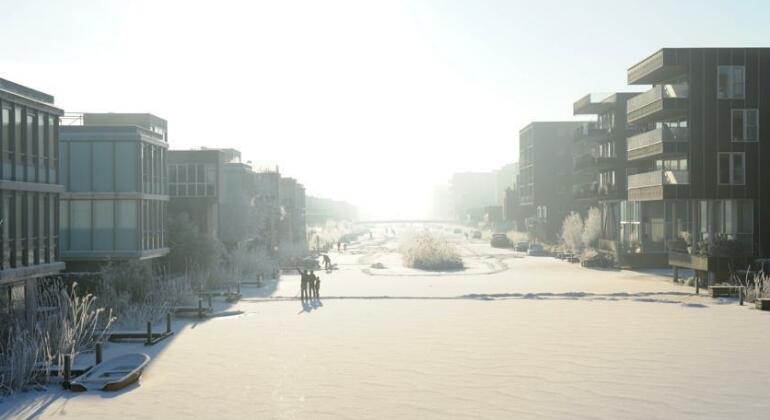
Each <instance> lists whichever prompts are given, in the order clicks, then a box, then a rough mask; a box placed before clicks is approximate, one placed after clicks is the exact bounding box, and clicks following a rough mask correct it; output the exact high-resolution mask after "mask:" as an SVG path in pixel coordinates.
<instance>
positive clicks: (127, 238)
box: [115, 200, 137, 251]
mask: <svg viewBox="0 0 770 420" xmlns="http://www.w3.org/2000/svg"><path fill="white" fill-rule="evenodd" d="M136 203H137V202H136V201H134V200H118V201H116V209H117V217H116V223H115V226H116V230H115V249H118V250H121V251H131V250H136V232H137V225H136Z"/></svg>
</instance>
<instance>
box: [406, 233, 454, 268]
mask: <svg viewBox="0 0 770 420" xmlns="http://www.w3.org/2000/svg"><path fill="white" fill-rule="evenodd" d="M399 251H400V252H401V257H402V259H403V262H404V265H405V266H406V267H410V268H418V269H421V270H430V271H445V270H446V271H448V270H461V269H462V268H463V267H464V266H463V260H462V257H461V256H460V253H459V252H458V251H457V249H456V248H455V247H454V246H453V245H452V244H450V243H449V242H448V241H447V240H446V239H444V238H442V237H439V236H437V235H435V234H433V233H431V232H429V231H427V230H425V231H421V232H409V233H408V234H406V235H403V236H402V239H401V243H400V245H399Z"/></svg>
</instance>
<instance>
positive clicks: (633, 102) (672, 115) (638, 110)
mask: <svg viewBox="0 0 770 420" xmlns="http://www.w3.org/2000/svg"><path fill="white" fill-rule="evenodd" d="M688 95H689V88H688V85H687V84H686V83H680V84H667V85H657V86H653V88H652V89H650V90H648V91H647V92H644V93H642V94H640V95H637V96H634V97H633V98H631V99H629V100H628V105H627V119H628V122H629V123H639V122H644V121H645V120H649V119H655V120H659V121H668V120H674V119H679V118H684V117H686V116H687V97H688Z"/></svg>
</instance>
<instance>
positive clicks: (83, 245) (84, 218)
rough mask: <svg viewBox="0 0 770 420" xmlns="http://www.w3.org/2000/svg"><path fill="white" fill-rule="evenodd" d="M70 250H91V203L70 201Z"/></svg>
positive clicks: (87, 201)
mask: <svg viewBox="0 0 770 420" xmlns="http://www.w3.org/2000/svg"><path fill="white" fill-rule="evenodd" d="M70 213H71V214H70V220H71V222H72V224H71V225H70V249H71V250H73V251H88V250H90V249H91V201H89V200H72V201H70Z"/></svg>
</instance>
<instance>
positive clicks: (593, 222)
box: [582, 207, 602, 248]
mask: <svg viewBox="0 0 770 420" xmlns="http://www.w3.org/2000/svg"><path fill="white" fill-rule="evenodd" d="M601 234H602V212H601V211H600V210H599V209H597V208H596V207H591V209H590V210H588V216H587V217H586V220H585V223H583V235H582V240H583V245H584V246H585V247H586V248H591V247H593V245H594V242H596V240H597V239H599V237H600V236H601Z"/></svg>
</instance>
